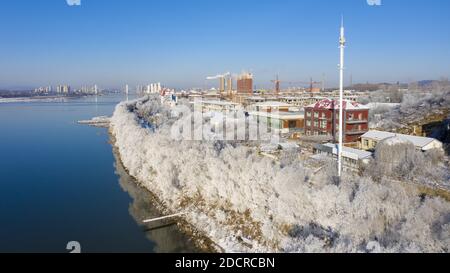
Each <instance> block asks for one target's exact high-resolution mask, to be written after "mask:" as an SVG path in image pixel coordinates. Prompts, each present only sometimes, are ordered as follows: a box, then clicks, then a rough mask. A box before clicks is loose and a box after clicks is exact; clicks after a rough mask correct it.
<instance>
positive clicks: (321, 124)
mask: <svg viewBox="0 0 450 273" xmlns="http://www.w3.org/2000/svg"><path fill="white" fill-rule="evenodd" d="M320 128H322V129H327V121H326V120H322V121H320Z"/></svg>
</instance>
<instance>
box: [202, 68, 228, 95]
mask: <svg viewBox="0 0 450 273" xmlns="http://www.w3.org/2000/svg"><path fill="white" fill-rule="evenodd" d="M229 76H231V73H230V72H227V73H225V74H218V75H216V76H210V77H206V80H217V79H218V80H219V91H220V92H224V91H225V78H227V77H229Z"/></svg>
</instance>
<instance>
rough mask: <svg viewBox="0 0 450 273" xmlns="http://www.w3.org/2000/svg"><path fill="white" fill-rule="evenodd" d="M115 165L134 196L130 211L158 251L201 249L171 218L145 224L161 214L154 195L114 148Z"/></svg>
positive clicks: (193, 250) (124, 187)
mask: <svg viewBox="0 0 450 273" xmlns="http://www.w3.org/2000/svg"><path fill="white" fill-rule="evenodd" d="M114 159H115V163H114V167H115V170H116V174H117V175H118V176H119V183H120V186H121V187H122V189H123V190H124V191H126V192H127V193H128V194H129V195H130V197H131V198H132V202H131V203H130V206H129V209H128V211H129V212H130V215H131V216H132V217H133V218H134V219H135V221H136V222H137V223H138V224H139V225H141V226H142V230H143V232H145V235H146V237H147V238H148V239H149V240H150V241H152V242H153V243H154V244H155V248H154V249H153V251H154V252H156V253H183V252H184V253H186V252H188V253H192V252H199V251H200V250H199V249H198V248H196V247H195V244H194V242H192V240H190V239H189V237H188V236H186V235H185V234H183V233H181V232H180V230H179V229H178V227H177V226H176V225H175V224H174V223H173V222H170V220H167V221H159V222H157V223H152V224H143V223H142V220H144V219H150V218H155V217H159V216H161V214H160V212H159V211H158V210H157V208H156V206H155V203H154V202H155V200H154V197H153V196H152V195H151V193H150V192H148V191H147V190H146V189H144V188H142V187H140V186H139V185H138V184H137V183H136V181H135V180H134V178H133V177H131V176H130V175H128V173H127V172H126V170H125V168H124V167H123V165H122V162H121V161H120V159H119V156H118V153H117V151H116V149H114Z"/></svg>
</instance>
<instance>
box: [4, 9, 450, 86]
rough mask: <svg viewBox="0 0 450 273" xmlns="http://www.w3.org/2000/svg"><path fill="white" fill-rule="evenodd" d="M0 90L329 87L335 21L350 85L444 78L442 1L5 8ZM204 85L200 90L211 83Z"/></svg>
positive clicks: (446, 53)
mask: <svg viewBox="0 0 450 273" xmlns="http://www.w3.org/2000/svg"><path fill="white" fill-rule="evenodd" d="M1 4H2V6H1V16H0V65H1V67H0V88H12V87H22V86H23V87H28V86H30V87H33V86H36V85H47V84H59V83H69V84H71V85H74V86H77V85H80V84H83V83H85V84H93V83H97V84H99V85H100V86H102V87H116V86H122V85H124V84H125V83H129V84H132V85H135V84H138V83H148V82H154V81H160V82H163V83H164V84H166V85H168V86H172V87H195V86H198V87H201V86H203V85H204V84H205V81H204V78H205V77H206V76H210V75H215V74H217V73H221V72H227V71H231V72H234V73H239V72H241V71H242V70H250V71H252V72H253V73H254V74H255V81H256V85H257V86H259V87H269V86H271V83H270V80H271V79H273V78H274V77H275V75H276V74H280V78H281V79H283V80H286V81H305V80H308V79H309V78H310V77H314V78H315V79H316V80H320V79H321V78H322V74H323V73H325V75H326V78H327V82H328V85H336V84H337V80H338V71H337V64H338V61H339V55H338V53H339V52H338V31H339V23H340V17H341V14H344V16H345V24H346V32H347V40H348V46H347V49H346V54H347V55H346V60H347V65H346V73H347V81H348V80H349V75H350V74H352V75H353V81H354V82H366V81H369V82H380V81H388V82H395V81H402V82H406V81H411V80H418V79H429V78H439V77H442V76H446V77H449V76H450V65H449V64H450V35H449V28H450V16H449V15H448V11H450V1H447V0H427V1H425V0H422V1H419V0H410V1H407V0H382V6H378V7H374V6H369V5H368V4H367V2H366V0H347V1H335V0H307V1H300V0H228V1H218V0H209V1H207V0H111V1H109V0H82V5H81V6H78V7H74V6H72V7H71V6H68V5H67V3H66V0H47V1H33V0H5V1H2V3H1ZM214 84H215V82H212V83H209V85H214Z"/></svg>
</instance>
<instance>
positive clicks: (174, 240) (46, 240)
mask: <svg viewBox="0 0 450 273" xmlns="http://www.w3.org/2000/svg"><path fill="white" fill-rule="evenodd" d="M123 99H124V98H123V97H122V96H121V95H114V96H113V95H110V96H100V97H85V98H77V99H65V100H58V101H54V102H40V101H34V102H14V103H0V216H1V218H2V220H1V222H0V252H3V253H4V252H31V253H49V252H50V253H54V252H56V253H60V252H61V253H67V252H69V251H68V250H67V249H66V246H67V243H68V242H69V241H77V242H79V243H80V245H81V251H82V252H92V253H96V252H113V253H116V252H120V253H122V252H125V253H129V252H131V253H152V252H163V253H167V252H197V251H199V250H198V249H197V248H196V247H195V246H194V244H193V242H192V241H191V240H190V239H189V238H188V237H187V236H186V235H184V234H183V233H182V232H180V231H179V230H178V228H177V226H176V225H171V224H170V223H168V222H163V223H157V224H156V225H155V224H151V225H142V224H141V221H142V219H145V218H151V217H157V216H160V213H159V212H158V210H157V209H156V206H155V204H154V203H153V201H152V198H151V196H150V194H149V193H148V192H146V190H144V189H142V188H140V187H139V186H138V185H137V184H136V183H135V181H134V180H133V178H131V177H130V176H129V175H128V174H127V173H126V171H125V170H124V169H123V166H122V165H121V163H120V160H118V157H117V154H115V151H114V149H113V148H112V146H111V144H110V136H109V134H108V130H107V129H105V128H94V127H89V126H85V125H79V124H77V123H76V122H77V121H78V120H84V119H90V118H92V117H95V116H102V115H107V116H110V115H111V114H112V112H113V110H114V107H115V105H116V104H117V103H118V102H119V101H121V100H123ZM158 225H159V226H158Z"/></svg>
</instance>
